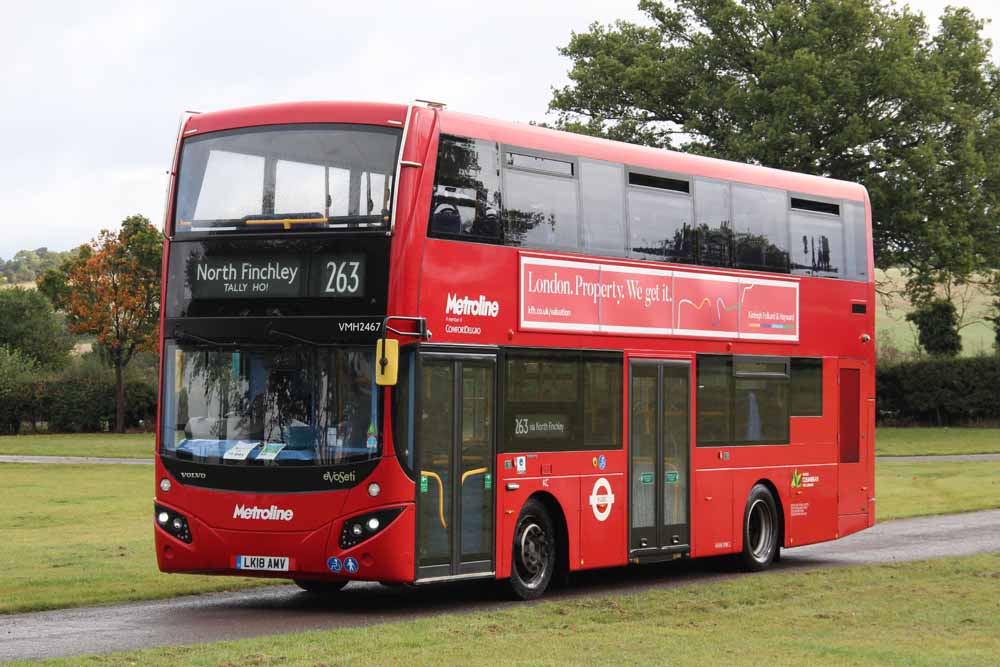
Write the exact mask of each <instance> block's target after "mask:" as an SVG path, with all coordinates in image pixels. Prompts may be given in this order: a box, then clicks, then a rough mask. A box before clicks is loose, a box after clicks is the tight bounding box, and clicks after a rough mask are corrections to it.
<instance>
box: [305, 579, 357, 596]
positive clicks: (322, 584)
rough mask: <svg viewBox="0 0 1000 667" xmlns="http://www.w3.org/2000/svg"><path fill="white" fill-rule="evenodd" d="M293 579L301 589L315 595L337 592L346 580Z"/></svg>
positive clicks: (345, 583) (344, 584)
mask: <svg viewBox="0 0 1000 667" xmlns="http://www.w3.org/2000/svg"><path fill="white" fill-rule="evenodd" d="M293 581H294V582H295V585H296V586H298V587H299V588H301V589H302V590H304V591H306V592H308V593H315V594H316V595H330V594H333V593H339V592H340V591H341V589H343V588H344V586H346V585H347V582H346V581H321V580H317V579H293Z"/></svg>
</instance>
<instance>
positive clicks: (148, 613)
mask: <svg viewBox="0 0 1000 667" xmlns="http://www.w3.org/2000/svg"><path fill="white" fill-rule="evenodd" d="M986 552H1000V510H989V511H986V512H971V513H968V514H952V515H945V516H936V517H922V518H917V519H903V520H898V521H888V522H885V523H880V524H876V525H875V526H874V527H873V528H870V529H868V530H866V531H863V532H861V533H856V534H854V535H850V536H848V537H845V538H843V539H841V540H837V541H834V542H825V543H823V544H816V545H811V546H806V547H798V548H795V549H789V550H786V551H782V557H781V562H780V563H778V564H777V565H776V566H775V569H777V570H785V571H790V570H795V569H804V568H818V567H838V566H845V565H857V564H867V563H891V562H900V561H914V560H924V559H927V558H944V557H948V556H966V555H972V554H977V553H986ZM173 576H183V575H173ZM741 576H754V575H752V574H751V575H747V574H743V573H736V572H734V571H733V569H732V565H731V564H730V561H728V560H726V559H704V560H694V561H676V562H673V563H668V564H661V565H646V566H641V567H628V568H624V567H623V568H615V569H610V570H597V571H592V572H584V573H580V574H578V575H575V576H574V577H573V579H572V581H571V584H570V586H569V587H568V588H563V589H559V590H555V591H551V592H550V593H549V594H547V595H546V596H545V597H544V598H543V600H554V599H560V598H562V599H571V598H577V597H587V596H596V595H614V594H622V593H633V592H636V591H640V590H648V589H655V588H671V587H678V586H685V585H690V584H694V583H710V582H713V581H721V580H725V579H731V578H734V577H741ZM501 591H502V587H501V584H499V583H497V582H480V583H475V582H466V583H464V584H451V585H438V586H433V587H404V586H398V587H387V586H381V585H379V584H372V583H361V582H358V583H352V584H349V585H348V586H347V588H345V589H344V590H343V591H342V592H341V593H339V594H335V595H332V596H330V597H327V598H324V597H321V596H315V595H310V594H308V593H304V592H302V591H300V590H299V589H298V588H296V587H294V586H274V587H268V588H262V589H256V590H250V591H245V592H241V593H217V594H210V595H203V596H195V597H181V598H174V599H171V600H161V601H155V602H136V603H129V604H122V605H114V606H105V607H89V608H82V609H67V610H60V611H46V612H36V613H30V614H16V615H10V616H0V661H4V660H15V659H30V658H53V657H59V656H68V655H81V654H93V653H109V652H112V651H124V650H132V649H140V648H148V647H153V646H167V645H179V644H196V643H200V642H209V641H216V640H223V639H239V638H244V637H256V636H261V635H273V634H281V633H289V632H296V631H301V630H311V629H336V628H343V627H356V626H365V625H373V624H377V623H385V622H390V621H402V620H407V619H412V618H418V617H425V616H431V615H435V614H444V613H456V612H458V613H462V612H471V611H479V610H486V609H497V608H503V607H505V606H509V605H512V604H523V603H516V602H509V601H506V600H504V599H503V595H502V593H501Z"/></svg>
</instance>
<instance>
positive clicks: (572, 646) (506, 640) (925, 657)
mask: <svg viewBox="0 0 1000 667" xmlns="http://www.w3.org/2000/svg"><path fill="white" fill-rule="evenodd" d="M998 573H1000V554H983V555H979V556H971V557H965V558H949V559H945V558H941V559H937V560H930V561H923V562H916V563H894V564H890V565H868V566H860V567H844V568H831V569H826V570H812V571H806V572H796V571H788V570H785V571H775V572H767V573H761V574H756V575H751V576H746V577H740V578H738V579H734V580H729V581H722V582H712V583H710V584H692V585H686V586H682V587H679V588H666V587H660V588H655V589H653V590H648V591H644V592H641V593H634V594H624V595H608V596H604V597H589V596H584V597H579V598H568V599H561V600H552V601H549V602H543V603H541V604H535V605H530V604H518V605H510V606H507V607H505V608H500V609H494V610H489V611H476V612H472V613H451V614H443V615H440V616H434V617H432V618H422V619H419V620H414V621H408V622H403V623H389V624H383V625H376V626H372V627H361V628H343V629H340V630H334V631H313V632H305V633H295V634H287V635H277V636H269V637H259V638H255V639H246V640H240V641H227V642H215V643H211V644H197V645H194V646H169V647H162V648H155V649H149V650H145V651H132V652H129V653H115V654H112V655H106V656H99V657H90V658H87V657H76V658H64V659H60V660H52V661H46V662H44V663H34V662H33V663H27V662H23V663H15V664H18V665H29V664H30V665H37V664H45V665H98V664H99V665H108V666H117V665H121V666H122V667H125V666H132V665H148V666H150V667H157V666H160V665H162V666H164V667H176V666H177V665H192V666H207V665H227V666H236V665H260V666H276V665H281V666H282V667H319V666H321V665H326V666H329V665H357V666H363V665H414V666H419V665H431V666H434V667H439V666H440V665H480V664H490V665H508V664H510V665H513V664H524V665H626V664H628V665H749V664H755V665H775V666H783V665H792V666H796V667H798V666H800V665H812V664H816V665H834V664H836V665H878V666H881V665H995V664H996V658H997V655H998V654H1000V603H998V601H997V596H996V583H995V582H996V579H997V576H998ZM184 640H185V638H184V637H178V641H179V642H183V641H184Z"/></svg>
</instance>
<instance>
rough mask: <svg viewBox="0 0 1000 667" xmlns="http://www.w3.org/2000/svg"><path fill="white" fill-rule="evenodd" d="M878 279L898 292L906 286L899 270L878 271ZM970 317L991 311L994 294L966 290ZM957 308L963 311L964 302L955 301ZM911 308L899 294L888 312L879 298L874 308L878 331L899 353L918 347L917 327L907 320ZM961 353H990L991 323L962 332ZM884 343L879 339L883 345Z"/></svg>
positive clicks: (909, 351)
mask: <svg viewBox="0 0 1000 667" xmlns="http://www.w3.org/2000/svg"><path fill="white" fill-rule="evenodd" d="M875 276H876V281H878V282H883V281H886V282H888V283H889V284H891V285H892V286H893V290H894V291H895V292H897V294H898V291H899V290H900V289H902V287H903V286H904V285H905V283H906V280H905V279H904V278H903V277H902V276H901V275H900V272H899V269H889V270H888V271H876V272H875ZM967 300H968V303H969V305H968V314H969V316H971V317H969V318H968V319H975V318H977V317H981V316H982V315H984V314H986V313H988V312H989V311H990V308H991V305H992V301H993V299H992V297H991V296H990V295H989V294H988V293H986V292H984V291H982V290H979V289H974V288H969V290H968V293H967ZM955 307H956V308H958V309H959V311H961V305H960V304H958V303H956V304H955ZM909 311H910V304H909V303H908V302H907V301H906V300H905V299H904V298H902V297H900V296H894V297H892V298H891V299H890V300H889V310H888V311H886V309H885V307H884V303H883V301H882V300H881V299H878V307H877V309H876V311H875V331H876V334H877V335H878V336H880V337H885V336H886V335H888V338H890V339H891V341H892V344H893V346H894V347H896V348H897V349H898V350H899V351H900V352H904V353H907V354H909V353H912V352H913V351H914V350H916V349H917V347H916V345H917V329H916V327H914V326H913V325H912V324H911V323H909V322H907V321H906V313H908V312H909ZM961 335H962V354H963V356H973V355H976V354H982V353H989V352H991V351H992V350H993V341H994V334H993V328H992V326H990V325H989V324H988V323H977V324H972V325H970V326H967V327H965V328H964V329H962V331H961ZM884 344H885V343H884V342H882V341H880V342H879V346H880V347H881V346H882V345H884Z"/></svg>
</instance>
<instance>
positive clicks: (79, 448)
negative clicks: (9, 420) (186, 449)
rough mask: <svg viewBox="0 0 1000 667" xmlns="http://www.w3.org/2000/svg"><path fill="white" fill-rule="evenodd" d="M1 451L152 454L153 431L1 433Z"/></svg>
mask: <svg viewBox="0 0 1000 667" xmlns="http://www.w3.org/2000/svg"><path fill="white" fill-rule="evenodd" d="M0 454H24V455H28V456H109V457H113V458H129V459H149V458H152V457H153V434H152V433H125V434H120V433H53V434H48V433H45V434H40V435H0Z"/></svg>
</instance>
